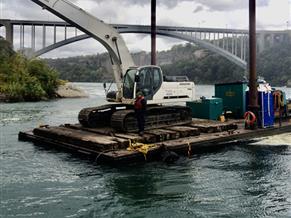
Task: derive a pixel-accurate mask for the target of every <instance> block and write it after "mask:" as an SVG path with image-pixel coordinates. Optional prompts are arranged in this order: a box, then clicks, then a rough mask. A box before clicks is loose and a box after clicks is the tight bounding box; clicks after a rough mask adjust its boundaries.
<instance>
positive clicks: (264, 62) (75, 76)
mask: <svg viewBox="0 0 291 218" xmlns="http://www.w3.org/2000/svg"><path fill="white" fill-rule="evenodd" d="M290 49H291V43H289V44H282V45H277V46H275V47H272V48H271V49H267V50H265V51H264V52H263V53H261V54H260V55H258V57H257V59H258V61H257V71H258V75H260V76H263V77H265V79H266V80H267V81H269V82H270V83H271V84H272V85H286V84H287V82H288V80H289V82H291V73H290V72H291V52H290ZM133 59H134V62H135V64H136V65H137V66H140V65H147V64H150V54H149V53H146V52H139V53H134V54H133ZM47 62H48V63H49V65H50V66H52V67H54V68H55V69H56V70H57V71H58V72H59V73H60V77H61V79H65V80H69V81H80V82H104V81H111V80H113V73H112V68H111V64H110V59H109V57H108V54H107V53H104V54H98V55H91V56H79V57H71V58H62V59H47ZM157 62H158V65H160V66H161V67H162V69H163V71H164V74H166V75H187V76H188V77H189V78H190V79H191V80H193V81H194V82H195V83H197V84H214V83H218V82H231V81H237V80H241V79H242V78H243V76H244V75H245V72H244V71H243V70H242V69H241V68H239V67H238V66H236V65H234V64H233V63H231V62H230V61H228V60H227V59H225V58H223V57H221V56H220V55H217V54H214V53H212V52H210V51H207V50H204V49H201V48H199V47H197V46H195V45H192V44H189V43H188V44H185V45H176V46H174V47H172V48H171V49H170V50H168V51H162V52H158V54H157Z"/></svg>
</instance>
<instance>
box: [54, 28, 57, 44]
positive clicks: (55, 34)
mask: <svg viewBox="0 0 291 218" xmlns="http://www.w3.org/2000/svg"><path fill="white" fill-rule="evenodd" d="M56 42H57V27H56V25H54V44H56Z"/></svg>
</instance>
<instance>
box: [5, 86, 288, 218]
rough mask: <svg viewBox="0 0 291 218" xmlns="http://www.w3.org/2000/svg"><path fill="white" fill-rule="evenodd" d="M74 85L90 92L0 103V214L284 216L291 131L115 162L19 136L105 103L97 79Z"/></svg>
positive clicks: (205, 90)
mask: <svg viewBox="0 0 291 218" xmlns="http://www.w3.org/2000/svg"><path fill="white" fill-rule="evenodd" d="M79 85H80V86H81V87H82V88H84V89H85V90H87V92H88V93H89V94H90V98H85V99H61V100H55V101H49V102H38V103H15V104H0V125H1V126H0V131H1V132H0V137H1V140H0V142H1V150H0V155H1V156H0V170H1V174H0V185H1V192H0V200H1V207H0V217H5V218H6V217H37V218H38V217H52V218H54V217H60V218H61V217H167V218H168V217H291V133H289V134H283V135H280V136H273V137H268V138H263V139H259V140H258V141H257V142H256V143H253V144H240V145H233V146H229V147H227V148H225V149H223V150H220V151H216V152H212V153H206V154H199V155H194V156H193V157H192V158H190V159H189V158H186V157H181V158H180V159H179V161H178V162H176V163H175V164H171V165H167V164H165V163H161V162H153V163H146V164H133V165H130V166H119V167H114V168H113V167H109V166H100V165H98V164H96V163H94V162H93V161H90V160H87V159H85V158H79V157H78V156H76V155H72V154H70V153H65V152H63V151H57V150H51V149H45V148H43V147H39V146H35V145H33V144H32V143H29V142H19V141H18V139H17V134H18V132H19V131H25V130H28V129H32V128H34V127H36V126H38V125H40V124H50V125H59V124H63V123H76V122H77V114H78V111H79V110H80V109H81V108H83V107H88V106H94V105H99V104H103V103H104V100H103V95H104V93H103V90H102V85H101V84H86V83H82V84H79ZM197 92H198V93H197V95H198V96H200V95H205V96H207V97H210V96H211V95H212V92H213V87H212V86H199V89H198V90H197ZM287 92H288V93H289V94H288V95H289V96H290V97H291V95H290V93H291V92H290V90H287Z"/></svg>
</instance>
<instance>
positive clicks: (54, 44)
mask: <svg viewBox="0 0 291 218" xmlns="http://www.w3.org/2000/svg"><path fill="white" fill-rule="evenodd" d="M111 25H112V26H113V27H114V28H115V29H116V30H117V31H118V32H119V33H121V34H123V33H139V34H140V33H141V34H150V33H151V27H150V26H147V25H127V24H111ZM1 26H3V27H5V38H6V40H8V41H9V42H10V43H12V44H13V46H14V48H16V49H19V50H20V51H23V52H24V53H25V54H26V55H27V56H29V57H33V56H40V55H42V54H45V53H47V52H49V51H52V50H54V49H56V48H59V47H62V46H64V45H68V44H70V43H73V42H77V41H80V40H84V39H88V38H90V36H88V35H87V34H84V33H83V32H81V31H79V30H78V29H77V28H75V27H73V26H72V25H70V24H68V23H66V22H57V21H28V20H4V19H0V27H1ZM157 34H158V35H161V36H166V37H172V38H176V39H181V40H184V41H188V42H191V43H195V44H197V45H199V46H200V47H202V48H206V49H208V50H210V51H212V52H215V53H218V54H220V55H222V56H224V57H225V58H227V59H228V60H230V61H232V62H233V63H235V64H237V65H238V66H240V67H242V68H246V65H247V62H246V59H247V56H246V53H247V47H248V31H247V30H238V29H218V28H196V27H177V26H157ZM39 35H40V37H41V38H40V40H39ZM289 35H290V34H289V33H288V31H276V32H273V31H260V32H258V41H259V43H258V50H259V51H261V50H263V48H264V47H265V44H266V42H265V41H267V42H268V43H269V44H273V43H274V42H281V41H283V40H288V39H289ZM36 36H38V37H36ZM18 37H19V41H18V42H16V40H15V39H16V38H18ZM49 40H50V41H51V42H49ZM262 41H263V42H262Z"/></svg>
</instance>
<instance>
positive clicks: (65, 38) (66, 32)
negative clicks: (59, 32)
mask: <svg viewBox="0 0 291 218" xmlns="http://www.w3.org/2000/svg"><path fill="white" fill-rule="evenodd" d="M66 39H67V25H65V40H66Z"/></svg>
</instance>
